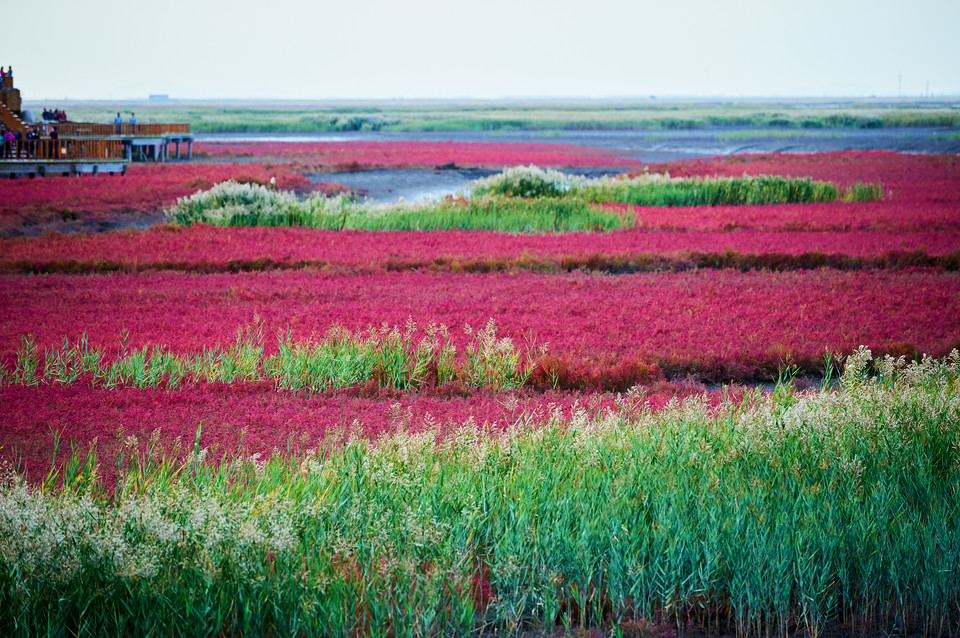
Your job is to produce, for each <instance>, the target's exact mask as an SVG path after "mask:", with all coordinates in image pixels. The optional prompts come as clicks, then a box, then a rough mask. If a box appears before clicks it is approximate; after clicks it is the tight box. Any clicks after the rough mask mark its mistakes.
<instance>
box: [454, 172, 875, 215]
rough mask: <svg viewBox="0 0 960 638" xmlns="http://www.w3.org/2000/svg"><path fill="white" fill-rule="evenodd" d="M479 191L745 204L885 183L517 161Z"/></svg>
mask: <svg viewBox="0 0 960 638" xmlns="http://www.w3.org/2000/svg"><path fill="white" fill-rule="evenodd" d="M472 192H473V193H474V194H475V195H499V196H503V197H524V198H527V197H544V196H548V197H566V198H572V199H578V200H582V201H586V202H590V203H597V204H602V203H607V202H616V203H622V204H635V205H639V206H743V205H764V204H788V203H789V204H795V203H814V202H834V201H845V202H849V201H873V200H878V199H883V197H884V189H883V184H881V183H879V182H878V183H875V184H862V183H859V182H858V183H856V184H854V185H852V186H849V187H845V188H841V187H837V186H835V185H833V184H830V183H829V182H816V181H813V180H812V179H810V178H809V177H803V178H797V177H781V176H779V175H759V176H753V177H751V176H747V175H744V176H743V177H718V178H702V179H671V178H670V177H669V175H660V174H650V175H641V176H639V177H635V178H631V179H619V178H615V179H609V178H606V179H584V178H581V177H575V176H570V175H566V174H565V173H561V172H559V171H555V170H544V169H541V168H538V167H536V166H517V167H514V168H508V169H506V170H504V171H503V172H502V173H499V174H497V175H492V176H490V177H487V178H485V179H482V180H478V181H477V182H474V185H473V191H472Z"/></svg>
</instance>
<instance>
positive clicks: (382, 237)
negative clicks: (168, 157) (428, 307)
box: [0, 209, 960, 273]
mask: <svg viewBox="0 0 960 638" xmlns="http://www.w3.org/2000/svg"><path fill="white" fill-rule="evenodd" d="M660 210H663V209H660ZM958 246H960V230H957V231H930V232H889V231H850V232H843V233H822V232H800V231H797V232H782V231H749V230H739V231H737V232H634V231H625V232H611V233H565V234H557V235H554V234H550V235H517V234H504V233H494V232H485V231H459V230H453V231H442V232H418V231H393V232H390V233H378V232H364V231H342V232H338V231H329V230H318V229H310V228H296V227H280V228H266V227H252V228H244V227H234V228H216V227H212V226H207V225H204V224H196V225H193V226H188V227H180V226H158V227H155V228H152V229H149V230H146V231H143V232H140V231H133V230H131V231H123V232H113V233H96V234H88V233H78V234H72V235H66V234H54V233H47V234H45V235H42V236H39V237H35V238H16V239H9V240H0V271H6V272H8V273H18V272H51V273H53V272H64V273H71V272H76V273H82V272H109V271H133V270H137V269H156V270H184V271H197V272H231V271H257V270H270V269H285V268H317V269H327V270H338V271H343V272H348V271H354V272H358V273H362V272H377V271H383V270H409V269H411V268H413V269H428V270H438V271H477V272H483V271H497V270H509V269H531V270H544V271H559V270H575V269H578V268H583V269H586V270H603V271H612V272H630V271H635V270H662V269H667V270H670V269H672V270H683V269H689V268H693V267H733V268H741V267H743V268H764V267H766V268H781V269H796V268H816V267H823V266H830V267H834V268H903V267H908V266H943V267H945V268H949V269H956V267H957V266H956V265H955V264H956V262H957V261H958V259H957V251H958Z"/></svg>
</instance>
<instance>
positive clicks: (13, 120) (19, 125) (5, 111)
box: [0, 102, 30, 139]
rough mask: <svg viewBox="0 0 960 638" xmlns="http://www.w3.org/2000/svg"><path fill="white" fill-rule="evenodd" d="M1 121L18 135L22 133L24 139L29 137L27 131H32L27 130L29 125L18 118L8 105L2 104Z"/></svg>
mask: <svg viewBox="0 0 960 638" xmlns="http://www.w3.org/2000/svg"><path fill="white" fill-rule="evenodd" d="M0 121H2V122H3V125H4V126H5V127H6V128H8V129H10V130H11V131H13V132H14V133H16V132H17V131H20V132H21V133H22V134H23V137H24V139H26V137H27V131H29V130H30V129H29V128H27V125H26V124H24V123H23V121H22V120H21V119H20V118H19V117H17V114H16V113H14V112H13V111H11V110H10V109H9V108H8V107H7V105H6V104H4V103H2V102H0Z"/></svg>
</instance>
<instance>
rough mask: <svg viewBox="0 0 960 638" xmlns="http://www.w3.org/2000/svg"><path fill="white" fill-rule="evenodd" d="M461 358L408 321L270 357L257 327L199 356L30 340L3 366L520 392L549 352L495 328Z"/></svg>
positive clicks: (147, 376) (139, 377) (31, 372)
mask: <svg viewBox="0 0 960 638" xmlns="http://www.w3.org/2000/svg"><path fill="white" fill-rule="evenodd" d="M464 331H465V333H466V335H467V336H468V342H467V344H466V348H465V353H464V355H463V356H460V357H457V356H456V355H457V348H456V346H455V345H454V344H453V340H452V338H451V336H450V334H449V331H448V328H447V327H446V326H445V325H442V324H441V325H434V324H431V325H429V326H426V328H425V329H423V330H422V331H418V330H417V326H416V324H415V323H414V322H413V321H412V320H411V321H408V322H407V325H406V326H405V327H404V329H403V330H401V329H400V328H398V327H396V326H394V327H392V328H391V327H388V326H386V325H384V326H380V327H379V328H376V327H371V328H369V329H368V330H367V331H358V332H350V331H349V330H347V329H345V328H343V327H341V326H334V327H332V328H331V329H330V330H328V331H327V334H326V335H325V336H324V337H323V338H322V339H320V340H318V341H295V340H294V339H293V338H292V336H291V335H290V334H289V333H286V334H278V335H277V351H276V353H275V354H271V355H267V354H265V348H264V339H263V334H262V331H261V330H260V328H259V327H258V326H257V325H256V324H255V325H254V326H251V327H247V328H245V329H244V328H241V329H239V330H238V331H237V339H236V343H234V344H233V345H231V346H228V347H221V346H216V347H214V348H209V349H207V348H205V349H204V350H203V352H201V353H200V354H195V355H185V354H174V353H171V352H170V351H168V350H167V349H166V348H165V347H164V346H162V345H156V346H153V347H147V346H144V347H143V348H139V349H137V348H134V349H132V350H128V349H127V347H126V345H125V344H126V341H127V338H128V336H129V335H128V334H127V333H126V332H124V333H123V334H122V335H121V351H120V353H119V355H118V356H117V357H115V358H111V357H109V356H108V355H107V354H106V353H105V352H104V351H103V350H100V349H96V348H90V346H89V343H88V341H87V339H86V337H85V336H83V337H81V338H80V339H79V340H77V341H75V342H73V343H72V344H71V343H70V341H69V340H68V339H65V340H64V342H63V345H62V346H61V347H59V348H50V349H46V350H45V351H44V352H43V359H42V360H43V363H42V364H41V353H40V351H39V350H38V349H37V348H36V346H35V345H34V343H33V339H32V338H31V337H30V336H29V335H28V336H27V337H25V338H24V339H23V340H22V343H21V347H20V348H19V349H18V351H17V361H16V364H15V366H14V370H13V371H12V372H11V371H8V370H6V369H3V368H0V384H16V385H32V386H39V385H52V384H59V385H70V384H73V383H76V382H78V381H80V380H81V379H83V380H85V381H88V382H89V383H91V385H92V386H93V387H102V388H107V389H112V388H120V387H134V388H176V387H179V386H181V385H183V384H185V383H237V382H259V381H269V382H271V383H273V384H274V385H275V386H276V388H277V389H278V390H287V391H293V392H303V393H306V394H315V393H319V392H324V391H327V390H335V389H338V388H350V387H354V386H357V385H363V384H366V383H369V382H374V383H376V384H377V385H378V386H379V387H383V388H393V389H397V390H417V389H420V388H423V387H425V386H442V385H445V384H449V383H455V382H456V383H460V384H461V385H462V386H463V387H467V388H475V389H488V390H489V389H492V390H500V389H514V388H519V387H522V386H523V385H524V384H525V383H526V382H527V379H528V378H529V376H530V374H531V373H532V371H533V370H534V368H535V367H536V366H537V364H538V363H539V361H540V359H541V358H542V356H543V354H544V353H545V347H543V346H541V347H539V348H538V347H536V346H535V345H534V344H529V345H528V346H527V347H526V348H521V347H518V346H517V345H515V344H514V342H513V340H512V339H511V338H509V337H501V336H498V334H497V326H496V323H495V322H494V321H493V319H491V320H490V321H488V322H487V324H486V325H485V326H484V327H483V328H481V329H479V330H474V329H473V328H471V327H470V326H469V325H466V326H464Z"/></svg>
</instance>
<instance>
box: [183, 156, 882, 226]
mask: <svg viewBox="0 0 960 638" xmlns="http://www.w3.org/2000/svg"><path fill="white" fill-rule="evenodd" d="M470 190H471V194H470V195H469V197H464V196H461V197H457V198H447V199H445V200H442V201H438V202H434V203H427V204H408V203H406V202H401V203H399V204H376V203H368V202H360V201H358V200H356V199H355V198H351V197H347V196H343V195H337V196H335V197H332V198H330V197H326V196H324V195H312V196H310V197H308V198H306V199H300V198H298V197H297V196H296V195H294V194H293V193H290V192H283V191H277V190H275V189H271V188H269V187H266V186H262V185H260V184H237V183H235V182H232V181H227V182H223V183H220V184H217V185H216V186H214V187H213V188H211V189H209V190H206V191H198V192H197V193H194V194H193V195H191V196H189V197H183V198H180V199H178V200H177V204H176V205H175V206H173V207H172V208H170V209H168V210H167V211H166V214H167V217H168V219H170V221H172V222H173V223H175V224H179V225H191V224H196V223H205V224H211V225H214V226H230V227H233V226H307V227H311V228H320V229H327V230H381V231H397V230H452V229H462V230H491V231H500V232H520V233H543V232H554V233H559V232H576V231H611V230H617V229H622V228H628V227H632V226H635V225H636V224H637V219H636V218H631V216H629V215H623V216H621V215H618V214H617V213H616V211H611V210H605V209H603V208H598V207H596V206H593V204H604V203H620V204H633V205H641V206H654V207H673V206H723V205H725V206H743V205H769V204H785V203H823V202H835V201H844V202H854V201H856V202H868V201H875V200H878V199H883V197H884V188H883V185H882V184H881V183H879V182H878V183H876V184H862V183H859V182H858V183H856V184H854V185H852V186H849V187H844V188H838V187H836V186H834V185H832V184H829V183H825V182H814V181H813V180H811V179H809V178H788V177H780V176H759V177H748V176H744V177H742V178H716V179H670V177H669V175H659V174H653V175H643V176H640V177H635V178H632V179H594V180H590V179H585V178H577V177H570V176H567V175H565V174H563V173H560V172H559V171H554V170H544V169H541V168H538V167H535V166H532V165H531V166H526V167H523V166H519V167H515V168H512V169H507V170H505V171H504V172H502V173H500V174H498V175H494V176H492V177H489V178H485V179H482V180H478V181H476V182H474V183H473V184H472V186H471V187H470Z"/></svg>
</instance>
